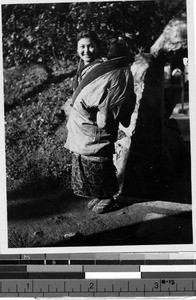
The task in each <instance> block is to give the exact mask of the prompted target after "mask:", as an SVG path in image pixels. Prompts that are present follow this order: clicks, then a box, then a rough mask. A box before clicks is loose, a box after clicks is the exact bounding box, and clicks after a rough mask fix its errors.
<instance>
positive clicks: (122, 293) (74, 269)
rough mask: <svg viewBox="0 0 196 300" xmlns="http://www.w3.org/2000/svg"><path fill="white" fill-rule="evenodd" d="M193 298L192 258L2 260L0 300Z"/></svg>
mask: <svg viewBox="0 0 196 300" xmlns="http://www.w3.org/2000/svg"><path fill="white" fill-rule="evenodd" d="M58 296H59V297H61V296H69V297H183V296H186V297H187V296H188V297H189V296H190V297H191V296H196V260H195V253H183V254H180V253H171V254H168V253H148V254H143V253H141V254H140V253H139V254H134V253H111V254H110V253H96V254H85V253H84V254H82V253H78V254H77V253H75V254H25V255H24V254H21V255H0V297H58Z"/></svg>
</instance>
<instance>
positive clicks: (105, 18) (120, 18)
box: [2, 0, 186, 67]
mask: <svg viewBox="0 0 196 300" xmlns="http://www.w3.org/2000/svg"><path fill="white" fill-rule="evenodd" d="M183 12H186V1H185V0H172V1H171V0H166V1H165V0H156V1H145V2H143V1H139V2H135V1H134V2H132V1H115V2H70V3H50V4H15V5H10V4H6V5H3V6H2V29H3V58H4V66H5V67H11V66H14V65H21V64H24V63H38V62H41V63H44V64H46V63H47V64H49V65H50V64H53V63H54V61H55V62H57V63H58V64H61V63H64V62H65V61H66V60H67V59H72V60H75V59H76V54H75V52H76V51H75V49H76V35H77V33H78V32H79V31H81V30H83V29H93V30H96V31H97V33H98V34H99V36H100V38H101V40H102V42H103V50H104V51H105V50H106V49H107V45H108V41H109V39H110V38H111V37H114V36H116V35H124V34H125V33H129V37H130V46H131V49H132V51H133V52H136V51H137V49H139V48H142V49H145V51H148V49H149V48H150V46H152V43H153V42H154V41H155V39H156V38H157V37H158V36H159V35H160V33H161V31H162V30H163V28H164V26H165V25H166V24H167V23H168V22H169V20H170V19H171V18H172V17H173V16H178V15H179V14H181V13H183ZM76 20H77V23H76ZM73 24H76V26H73ZM104 51H103V52H104Z"/></svg>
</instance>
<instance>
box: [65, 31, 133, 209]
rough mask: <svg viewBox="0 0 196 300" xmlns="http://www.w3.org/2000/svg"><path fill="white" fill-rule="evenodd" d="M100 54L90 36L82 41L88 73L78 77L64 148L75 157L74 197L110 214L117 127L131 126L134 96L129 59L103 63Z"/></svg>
mask: <svg viewBox="0 0 196 300" xmlns="http://www.w3.org/2000/svg"><path fill="white" fill-rule="evenodd" d="M93 34H94V33H93ZM99 49H100V48H99V44H98V43H97V41H96V40H95V39H93V38H92V35H91V36H90V35H89V37H88V36H87V35H86V36H85V37H84V36H83V37H82V38H81V39H79V40H78V47H77V50H78V54H79V56H80V58H81V59H82V60H83V65H84V68H81V67H80V72H79V74H78V76H77V85H76V86H77V87H76V89H75V92H74V94H73V102H72V104H73V106H72V109H71V112H70V116H69V120H68V123H67V128H68V137H67V141H66V144H65V147H66V148H68V149H69V150H70V151H71V152H72V189H73V191H74V193H75V194H76V195H78V196H82V197H89V198H93V199H92V200H91V201H90V202H89V203H88V208H90V209H92V210H93V211H94V212H96V213H106V212H108V211H110V209H111V207H112V205H113V202H114V199H113V195H115V194H116V193H117V191H118V182H117V178H116V172H115V167H114V165H113V153H114V143H115V141H116V138H117V132H118V126H119V122H121V123H122V124H123V125H124V126H126V127H127V126H129V123H130V117H131V114H132V112H133V109H134V106H135V94H134V91H133V78H132V75H131V71H130V65H129V59H127V58H126V57H125V56H124V57H119V58H113V59H111V60H108V61H105V62H103V60H102V59H98V55H99Z"/></svg>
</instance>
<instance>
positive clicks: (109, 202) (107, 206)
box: [92, 198, 114, 214]
mask: <svg viewBox="0 0 196 300" xmlns="http://www.w3.org/2000/svg"><path fill="white" fill-rule="evenodd" d="M113 204H114V199H113V198H112V199H103V200H99V202H98V203H97V204H95V205H94V206H93V208H92V211H94V212H95V213H97V214H105V213H107V212H110V211H111V208H112V206H113Z"/></svg>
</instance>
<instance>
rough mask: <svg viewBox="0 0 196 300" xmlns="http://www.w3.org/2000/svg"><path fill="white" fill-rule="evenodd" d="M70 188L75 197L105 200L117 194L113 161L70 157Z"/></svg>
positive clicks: (81, 156)
mask: <svg viewBox="0 0 196 300" xmlns="http://www.w3.org/2000/svg"><path fill="white" fill-rule="evenodd" d="M71 186H72V189H73V192H74V194H75V195H78V196H82V197H89V198H100V199H107V198H111V197H112V196H113V195H115V194H116V193H117V192H118V181H117V178H116V169H115V167H114V165H113V161H112V159H110V158H107V157H94V156H84V155H79V154H75V153H73V155H72V180H71Z"/></svg>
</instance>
